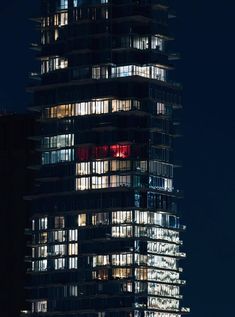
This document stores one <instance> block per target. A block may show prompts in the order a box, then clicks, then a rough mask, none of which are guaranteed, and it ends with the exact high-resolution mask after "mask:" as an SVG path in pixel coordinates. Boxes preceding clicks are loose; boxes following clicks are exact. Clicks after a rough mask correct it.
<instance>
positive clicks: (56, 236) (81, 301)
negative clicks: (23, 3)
mask: <svg viewBox="0 0 235 317" xmlns="http://www.w3.org/2000/svg"><path fill="white" fill-rule="evenodd" d="M41 4H42V6H41V8H42V9H41V10H42V12H41V13H42V17H41V19H40V32H41V44H40V47H41V50H40V54H39V58H40V60H41V73H40V79H41V80H40V84H38V85H37V86H35V87H33V88H32V89H33V92H34V107H35V108H37V109H40V126H41V130H40V133H39V134H40V139H41V142H40V149H39V151H40V153H41V165H40V169H39V177H38V179H37V184H36V185H37V186H36V188H37V192H36V193H35V195H34V197H33V199H32V229H31V232H32V258H31V261H32V266H31V270H30V272H29V274H30V285H28V290H29V291H28V299H29V301H30V303H31V310H30V311H28V312H25V313H26V314H28V315H30V316H34V315H35V316H37V315H38V314H39V313H40V316H41V315H42V316H54V317H58V316H65V317H72V316H73V317H180V316H181V315H183V314H185V313H187V312H188V309H186V308H183V307H182V295H181V286H182V285H184V284H185V282H184V281H183V280H182V279H181V272H182V269H181V267H180V260H181V259H183V258H185V253H183V252H182V251H181V245H182V241H181V240H180V232H181V231H182V230H184V226H182V225H181V224H180V221H179V216H178V196H179V192H178V191H177V190H176V189H175V187H174V173H173V170H174V159H173V139H174V137H175V129H174V113H175V111H176V109H179V108H180V107H181V91H180V87H179V86H178V85H176V84H174V83H172V82H170V81H169V71H170V69H171V68H172V66H171V65H170V62H169V53H168V51H167V42H168V40H169V39H170V34H169V30H168V15H169V7H168V1H167V0H149V1H147V0H86V1H85V0H41Z"/></svg>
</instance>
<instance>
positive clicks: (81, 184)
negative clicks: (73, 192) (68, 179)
mask: <svg viewBox="0 0 235 317" xmlns="http://www.w3.org/2000/svg"><path fill="white" fill-rule="evenodd" d="M90 188H91V182H90V177H82V178H77V179H76V189H77V190H86V189H90Z"/></svg>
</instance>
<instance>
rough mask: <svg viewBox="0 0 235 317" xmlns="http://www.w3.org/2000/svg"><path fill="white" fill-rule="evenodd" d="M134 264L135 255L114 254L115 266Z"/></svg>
mask: <svg viewBox="0 0 235 317" xmlns="http://www.w3.org/2000/svg"><path fill="white" fill-rule="evenodd" d="M132 263H133V255H132V254H131V253H130V254H125V253H123V254H113V255H112V264H113V265H115V266H125V265H131V264H132Z"/></svg>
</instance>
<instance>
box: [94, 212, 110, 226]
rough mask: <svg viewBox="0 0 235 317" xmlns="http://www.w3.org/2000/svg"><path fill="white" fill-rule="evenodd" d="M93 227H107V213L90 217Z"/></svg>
mask: <svg viewBox="0 0 235 317" xmlns="http://www.w3.org/2000/svg"><path fill="white" fill-rule="evenodd" d="M92 224H93V225H108V224H109V213H108V212H99V213H94V214H93V215H92Z"/></svg>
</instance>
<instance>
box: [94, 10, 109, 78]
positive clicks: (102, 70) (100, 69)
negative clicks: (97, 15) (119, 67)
mask: <svg viewBox="0 0 235 317" xmlns="http://www.w3.org/2000/svg"><path fill="white" fill-rule="evenodd" d="M105 14H106V12H105ZM105 78H109V67H108V66H93V67H92V79H105Z"/></svg>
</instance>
